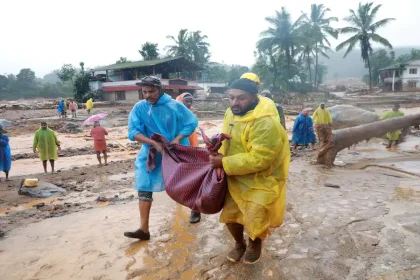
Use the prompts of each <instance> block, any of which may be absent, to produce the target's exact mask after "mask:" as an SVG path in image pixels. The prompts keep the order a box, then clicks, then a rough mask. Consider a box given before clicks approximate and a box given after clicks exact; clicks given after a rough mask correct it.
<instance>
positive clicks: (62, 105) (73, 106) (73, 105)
mask: <svg viewBox="0 0 420 280" xmlns="http://www.w3.org/2000/svg"><path fill="white" fill-rule="evenodd" d="M85 106H86V111H87V113H88V115H90V112H91V111H92V109H93V99H92V98H90V99H88V100H87V101H86V105H85ZM78 108H79V104H77V102H76V101H75V100H64V99H63V98H61V99H60V101H59V102H58V106H57V112H58V116H59V117H60V118H67V111H68V110H70V112H71V118H72V119H76V118H77V109H78Z"/></svg>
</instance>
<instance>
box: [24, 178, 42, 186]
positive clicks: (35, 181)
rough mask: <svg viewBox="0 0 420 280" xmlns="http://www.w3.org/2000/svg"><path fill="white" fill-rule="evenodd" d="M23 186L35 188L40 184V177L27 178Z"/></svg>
mask: <svg viewBox="0 0 420 280" xmlns="http://www.w3.org/2000/svg"><path fill="white" fill-rule="evenodd" d="M23 186H24V187H27V188H35V187H36V186H38V179H37V178H36V179H25V181H24V182H23Z"/></svg>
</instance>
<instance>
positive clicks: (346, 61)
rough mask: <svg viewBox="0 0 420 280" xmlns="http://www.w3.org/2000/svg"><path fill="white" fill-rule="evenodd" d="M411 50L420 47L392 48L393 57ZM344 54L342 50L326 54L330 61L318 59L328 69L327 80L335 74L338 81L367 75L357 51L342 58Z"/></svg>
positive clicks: (322, 58) (333, 77)
mask: <svg viewBox="0 0 420 280" xmlns="http://www.w3.org/2000/svg"><path fill="white" fill-rule="evenodd" d="M412 48H420V47H396V48H394V52H395V56H396V57H398V56H400V55H402V54H407V53H409V52H410V50H411V49H412ZM344 53H345V51H344V50H343V51H340V52H333V53H328V55H329V57H330V59H327V58H324V57H320V63H322V64H324V65H325V66H327V67H328V75H327V79H328V80H332V79H335V76H336V74H337V77H338V78H339V79H343V78H348V77H355V78H362V77H363V76H364V75H365V74H368V70H367V69H366V68H365V67H364V64H363V61H362V58H361V55H360V50H359V49H354V50H353V51H352V52H351V53H349V54H348V56H347V57H346V58H343V56H344Z"/></svg>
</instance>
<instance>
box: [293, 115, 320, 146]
mask: <svg viewBox="0 0 420 280" xmlns="http://www.w3.org/2000/svg"><path fill="white" fill-rule="evenodd" d="M309 112H310V109H309V108H305V109H303V111H302V113H300V114H299V116H298V117H297V118H296V119H295V123H294V125H293V130H292V132H293V137H292V142H293V143H294V149H295V150H296V148H297V146H298V145H301V146H307V145H308V144H312V148H313V147H314V144H315V133H314V127H313V122H312V118H311V117H310V116H309Z"/></svg>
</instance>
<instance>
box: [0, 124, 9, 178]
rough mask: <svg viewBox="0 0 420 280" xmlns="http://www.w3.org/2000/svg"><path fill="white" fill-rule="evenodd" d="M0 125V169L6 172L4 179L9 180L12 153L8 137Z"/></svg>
mask: <svg viewBox="0 0 420 280" xmlns="http://www.w3.org/2000/svg"><path fill="white" fill-rule="evenodd" d="M5 132H6V131H4V130H3V127H2V126H1V125H0V171H3V172H4V173H5V174H6V181H7V180H9V171H10V168H11V166H12V153H11V151H10V145H9V137H8V136H7V135H6V134H5Z"/></svg>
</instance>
